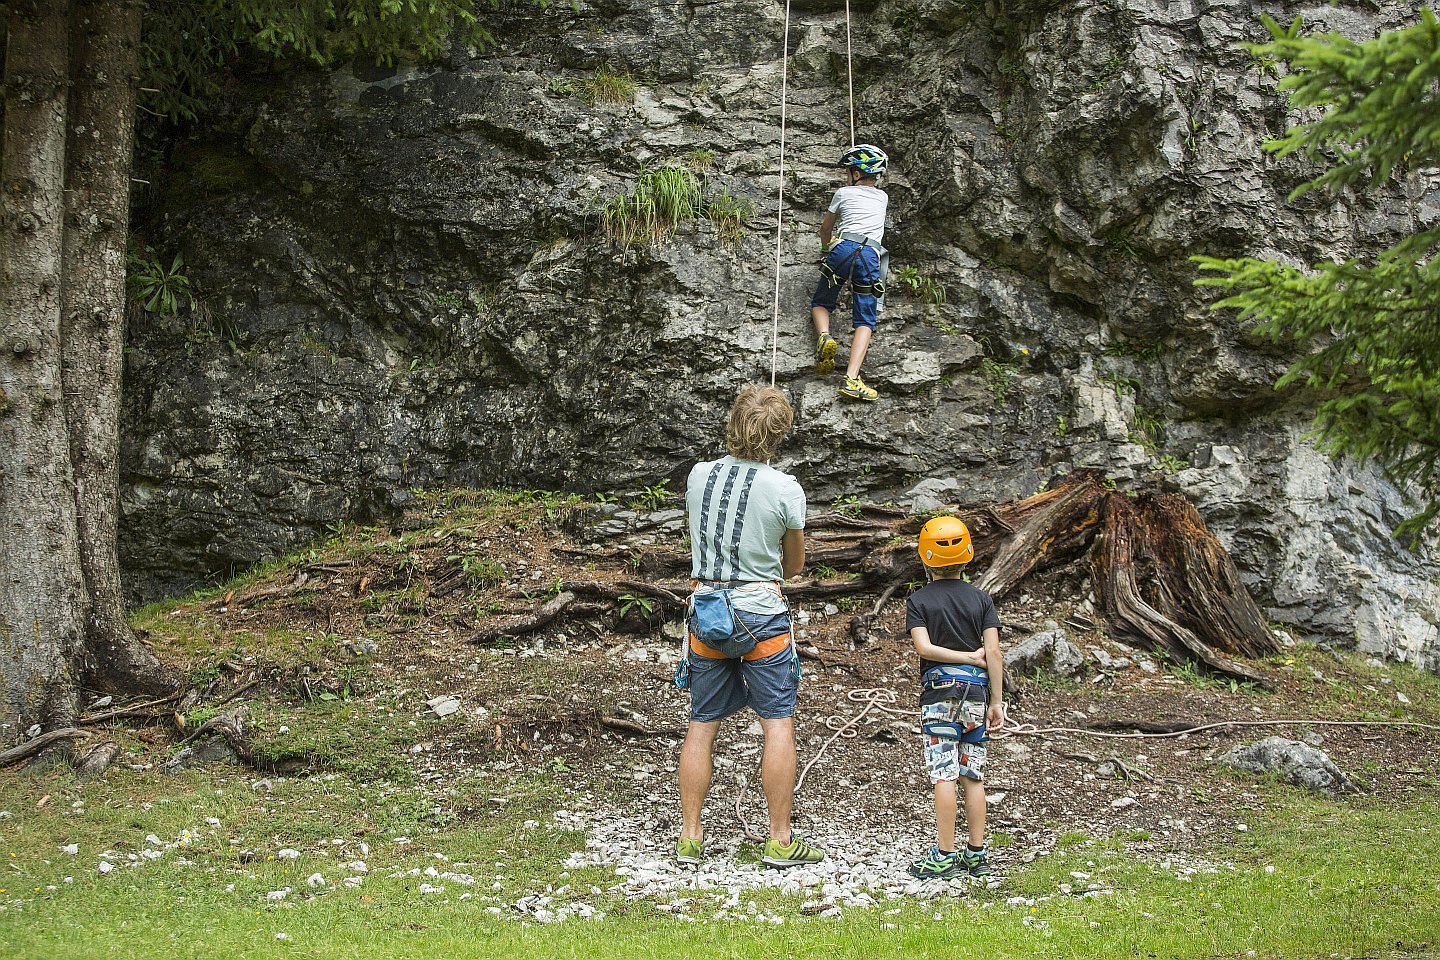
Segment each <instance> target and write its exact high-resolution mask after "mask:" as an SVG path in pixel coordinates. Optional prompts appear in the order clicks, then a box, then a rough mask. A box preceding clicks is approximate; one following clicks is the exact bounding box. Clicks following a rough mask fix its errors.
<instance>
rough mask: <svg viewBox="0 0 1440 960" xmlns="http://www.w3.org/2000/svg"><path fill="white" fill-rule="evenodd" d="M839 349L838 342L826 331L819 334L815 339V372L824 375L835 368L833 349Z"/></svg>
mask: <svg viewBox="0 0 1440 960" xmlns="http://www.w3.org/2000/svg"><path fill="white" fill-rule="evenodd" d="M838 349H840V344H838V343H836V342H835V338H834V337H832V336H830V334H828V333H822V334H820V338H819V339H818V340H816V341H815V372H816V373H818V374H820V375H821V376H824V375H825V374H827V373H829V372H830V371H831V370H834V369H835V351H836V350H838Z"/></svg>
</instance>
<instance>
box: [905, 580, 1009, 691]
mask: <svg viewBox="0 0 1440 960" xmlns="http://www.w3.org/2000/svg"><path fill="white" fill-rule="evenodd" d="M915 627H924V628H925V630H926V632H928V633H929V634H930V642H931V643H933V644H935V646H937V647H945V648H946V649H947V650H960V651H963V652H965V653H973V652H975V651H976V650H980V649H983V648H984V646H985V629H986V628H987V627H994V628H995V629H996V630H999V629H1000V617H999V615H998V614H996V613H995V602H994V601H993V600H991V599H990V594H988V593H986V592H985V591H984V590H981V589H980V588H979V587H972V586H971V585H970V584H968V583H966V582H965V581H964V580H959V579H955V580H933V581H931V582H930V583H928V584H926V585H925V586H923V587H921V588H920V589H919V590H916V591H915V592H914V593H912V594H911V595H910V599H909V600H907V601H905V630H906V632H907V633H908V632H909V631H910V630H912V629H914V628H915ZM939 665H940V664H939V662H938V661H935V660H927V659H925V658H924V657H921V658H920V674H921V676H924V674H925V671H926V670H929V669H930V668H931V667H938V666H939Z"/></svg>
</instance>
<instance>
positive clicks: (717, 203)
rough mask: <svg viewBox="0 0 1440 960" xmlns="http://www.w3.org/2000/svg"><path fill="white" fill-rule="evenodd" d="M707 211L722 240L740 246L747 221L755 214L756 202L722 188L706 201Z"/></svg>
mask: <svg viewBox="0 0 1440 960" xmlns="http://www.w3.org/2000/svg"><path fill="white" fill-rule="evenodd" d="M705 213H706V215H707V216H708V217H709V218H710V222H711V223H713V224H715V231H716V233H718V234H719V235H720V242H721V243H723V244H725V245H726V246H729V247H738V246H739V245H740V241H741V239H742V238H743V237H744V236H745V221H746V220H747V219H749V218H750V217H753V216H754V215H755V204H753V203H751V202H750V201H749V200H747V199H746V198H744V197H736V196H734V195H732V194H731V193H730V191H729V190H721V191H720V192H719V193H717V194H715V195H714V196H712V197H711V198H710V199H709V200H708V201H706V203H705Z"/></svg>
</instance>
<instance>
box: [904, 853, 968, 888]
mask: <svg viewBox="0 0 1440 960" xmlns="http://www.w3.org/2000/svg"><path fill="white" fill-rule="evenodd" d="M966 872H967V871H966V870H965V864H963V863H961V862H960V854H958V853H956V852H954V851H953V850H952V851H951V852H950V853H941V852H940V848H939V847H937V846H935V845H933V844H932V845H931V847H930V849H929V850H927V851H925V856H923V857H921V858H920V859H919V860H916V861H915V862H914V863H912V864H910V876H912V877H918V878H919V879H921V880H948V879H949V878H951V877H963V876H964V875H965V873H966Z"/></svg>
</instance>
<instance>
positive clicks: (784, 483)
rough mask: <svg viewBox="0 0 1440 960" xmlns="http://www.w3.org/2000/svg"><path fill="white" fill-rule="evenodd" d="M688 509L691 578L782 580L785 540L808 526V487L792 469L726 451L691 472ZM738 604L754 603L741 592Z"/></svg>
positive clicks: (686, 496)
mask: <svg viewBox="0 0 1440 960" xmlns="http://www.w3.org/2000/svg"><path fill="white" fill-rule="evenodd" d="M685 511H686V513H687V514H688V515H689V519H690V575H691V576H692V577H694V578H695V579H697V580H749V581H772V582H778V581H780V580H783V579H784V573H783V571H782V569H781V564H780V541H781V540H782V539H783V538H784V536H785V531H786V530H803V529H804V528H805V491H803V490H801V489H800V484H799V483H798V482H797V481H796V480H795V478H794V477H792V476H790V475H789V474H788V473H782V472H781V471H779V470H776V469H775V468H774V467H769V466H766V465H765V464H763V463H755V462H754V461H751V460H739V459H737V458H735V457H732V456H725V457H723V458H721V459H719V460H711V461H707V462H705V463H697V464H696V465H695V467H694V469H692V470H691V471H690V479H689V481H688V484H687V488H686V491H685ZM736 605H737V606H739V607H740V608H741V609H748V607H749V606H750V604H748V603H745V602H743V600H742V598H741V597H737V598H736ZM756 612H762V611H756Z"/></svg>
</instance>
